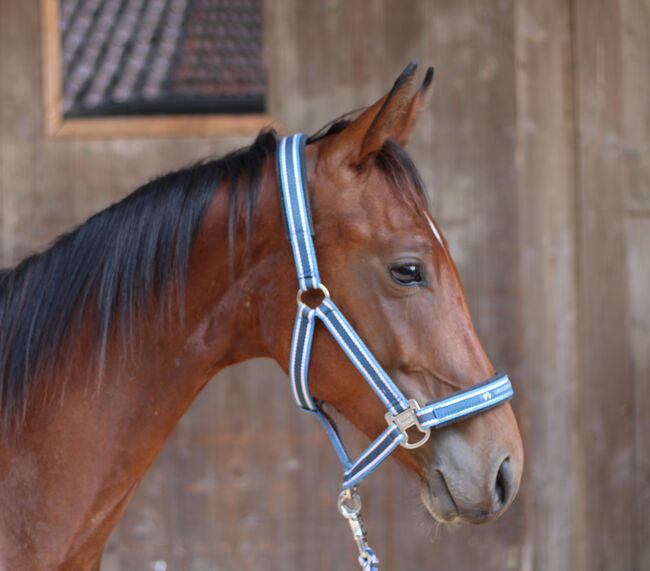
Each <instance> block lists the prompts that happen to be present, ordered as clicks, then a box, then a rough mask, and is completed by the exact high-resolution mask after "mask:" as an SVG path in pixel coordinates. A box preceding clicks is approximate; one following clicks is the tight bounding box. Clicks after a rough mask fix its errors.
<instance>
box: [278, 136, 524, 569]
mask: <svg viewBox="0 0 650 571" xmlns="http://www.w3.org/2000/svg"><path fill="white" fill-rule="evenodd" d="M306 141H307V137H306V135H304V134H302V133H298V134H296V135H292V136H290V137H286V138H284V139H282V140H281V141H280V144H279V148H278V154H277V172H278V183H279V187H280V196H281V201H282V207H283V215H284V222H285V229H286V232H287V235H288V237H289V240H290V241H291V247H292V249H293V255H294V259H295V262H296V269H297V272H298V283H299V290H298V313H297V315H296V323H295V326H294V330H293V337H292V341H291V356H290V363H289V377H290V380H291V390H292V392H293V398H294V399H295V401H296V403H297V404H298V406H299V407H300V408H302V409H304V410H306V411H309V412H312V413H314V414H315V415H316V416H317V417H318V419H319V420H320V421H321V422H322V423H323V425H324V426H325V429H326V430H327V433H328V434H329V437H330V439H331V441H332V444H333V445H334V449H335V450H336V453H337V454H338V457H339V459H340V460H341V463H342V464H343V468H344V476H343V490H342V491H341V493H340V494H339V500H338V506H339V511H340V512H341V514H342V515H343V516H344V517H345V518H346V519H347V520H348V523H349V524H350V528H351V530H352V534H353V536H354V540H355V542H356V544H357V547H358V549H359V556H358V559H359V563H360V565H361V567H362V568H363V569H367V570H369V571H375V570H377V564H378V559H377V557H376V556H375V553H374V551H373V550H372V549H371V548H370V547H369V546H368V543H367V541H366V532H365V529H364V527H363V521H362V520H361V498H360V496H359V494H358V493H357V489H356V488H357V485H358V484H359V483H360V482H361V480H363V479H364V478H365V477H366V476H368V474H370V473H371V472H372V471H373V470H374V469H375V468H376V467H377V466H378V465H379V464H380V463H381V462H382V461H383V460H384V459H385V458H387V457H388V455H389V454H390V453H391V452H392V451H393V450H394V449H395V448H396V447H397V446H398V445H400V444H401V445H402V446H405V447H406V448H417V447H418V446H421V445H422V444H424V443H425V442H426V441H427V440H428V438H429V435H430V433H431V428H440V427H441V426H444V425H446V424H449V423H452V422H456V421H457V420H460V419H462V418H465V417H467V416H470V415H473V414H476V413H479V412H482V411H485V410H487V409H489V408H492V407H494V406H497V405H499V404H501V403H503V402H506V401H507V400H509V399H510V398H511V397H512V395H513V390H512V385H511V384H510V380H509V379H508V376H507V375H506V374H504V373H498V374H497V375H495V376H494V377H492V378H490V379H488V380H487V381H483V382H482V383H479V384H476V385H473V386H471V387H469V388H467V389H464V390H462V391H458V392H456V393H453V394H451V395H449V396H447V397H444V398H442V399H438V400H434V401H432V402H429V403H427V404H426V405H424V406H423V407H420V406H419V405H418V403H417V402H416V401H415V400H413V399H410V400H408V399H407V398H406V397H405V396H404V395H403V394H402V392H401V391H400V390H399V389H398V388H397V386H396V385H395V383H394V382H393V381H392V380H391V378H390V377H389V376H388V374H387V373H386V371H384V369H383V368H382V367H381V365H380V364H379V363H378V362H377V359H375V357H374V356H373V354H372V353H371V352H370V350H369V349H368V347H366V345H365V343H364V342H363V341H362V340H361V338H360V337H359V336H358V335H357V333H356V332H355V330H354V329H353V328H352V326H351V325H350V323H349V322H348V320H347V319H346V318H345V317H344V316H343V314H342V313H341V310H340V309H339V308H338V307H337V306H336V305H335V304H334V302H333V301H332V300H331V299H330V294H329V291H328V290H327V288H326V287H325V285H323V283H321V281H320V276H319V273H318V265H317V263H316V252H315V250H314V242H313V240H312V236H313V228H312V223H311V215H310V210H309V194H308V192H307V176H306V172H305V144H306ZM315 289H319V290H321V291H322V293H323V296H324V297H323V300H322V301H321V303H320V305H318V307H315V308H312V307H309V306H308V305H306V304H305V303H303V301H302V295H303V293H304V292H306V291H308V290H315ZM316 319H320V320H321V321H322V322H323V323H324V324H325V326H326V327H327V329H328V330H329V331H330V333H331V334H332V335H333V337H334V339H336V341H337V342H338V344H339V345H340V346H341V348H342V349H343V351H344V352H345V353H346V355H347V356H348V357H349V358H350V360H351V361H352V362H353V363H354V365H355V366H356V368H357V369H358V370H359V372H360V373H361V374H362V375H363V377H364V378H365V379H366V381H367V382H368V383H369V384H370V386H371V387H372V389H373V390H374V391H375V393H377V396H378V397H379V398H380V399H381V401H382V402H383V403H384V405H385V406H386V408H387V409H388V412H387V413H386V421H387V424H388V426H387V427H386V430H384V431H383V432H382V433H381V434H380V435H379V436H378V437H377V438H376V439H375V441H374V442H373V443H372V444H371V445H370V446H369V447H368V448H366V450H365V451H364V452H363V453H362V454H361V455H360V456H359V457H358V458H357V459H356V460H354V461H353V460H352V459H351V458H350V455H349V454H348V452H347V450H346V448H345V446H344V444H343V441H342V440H341V436H340V435H339V432H338V430H337V428H336V425H335V424H334V422H333V420H332V419H331V418H330V417H329V416H327V415H326V414H325V413H324V412H323V411H322V410H321V408H320V406H319V403H318V402H316V401H314V399H313V398H312V396H311V394H310V392H309V384H308V380H307V372H308V368H309V355H310V352H311V343H312V339H313V336H314V327H315V325H316ZM413 427H415V428H416V429H417V430H418V431H419V432H420V433H421V437H420V438H419V440H416V441H415V442H411V441H410V440H409V433H408V431H409V429H412V428H413Z"/></svg>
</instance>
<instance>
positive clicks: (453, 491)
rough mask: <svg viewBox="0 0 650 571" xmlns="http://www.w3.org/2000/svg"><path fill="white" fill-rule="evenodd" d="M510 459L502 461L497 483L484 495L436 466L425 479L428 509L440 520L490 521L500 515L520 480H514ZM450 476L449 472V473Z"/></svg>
mask: <svg viewBox="0 0 650 571" xmlns="http://www.w3.org/2000/svg"><path fill="white" fill-rule="evenodd" d="M510 475H511V468H510V465H509V460H506V461H505V462H503V464H502V467H501V469H500V470H499V472H498V474H497V476H496V481H495V485H494V486H491V487H490V490H491V491H489V492H487V490H486V493H485V494H484V495H483V496H480V495H479V496H477V495H476V493H475V491H474V493H473V492H472V489H471V488H468V487H467V483H465V482H463V483H461V482H460V481H456V480H453V479H452V481H448V480H447V478H446V477H445V474H444V473H443V471H442V470H439V469H433V470H431V471H430V472H429V474H428V477H427V478H423V479H422V484H421V489H420V498H421V499H422V503H423V504H424V506H425V507H426V508H427V510H428V511H429V513H430V514H431V515H432V516H433V518H434V519H436V520H437V521H439V522H442V523H452V522H457V521H462V522H465V523H473V524H479V523H487V522H490V521H493V520H495V519H497V518H498V517H499V516H500V515H501V514H502V513H503V512H504V511H505V510H506V509H507V508H508V506H509V505H510V503H511V502H512V499H513V497H514V495H515V494H516V491H517V488H518V485H519V482H518V481H516V482H514V481H512V478H510V477H509V476H510ZM447 477H449V476H447Z"/></svg>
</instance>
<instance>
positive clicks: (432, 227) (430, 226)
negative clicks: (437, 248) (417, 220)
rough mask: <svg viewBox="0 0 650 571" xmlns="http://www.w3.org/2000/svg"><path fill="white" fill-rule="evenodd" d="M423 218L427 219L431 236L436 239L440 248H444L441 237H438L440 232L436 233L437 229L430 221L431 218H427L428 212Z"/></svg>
mask: <svg viewBox="0 0 650 571" xmlns="http://www.w3.org/2000/svg"><path fill="white" fill-rule="evenodd" d="M424 216H425V217H426V219H427V222H428V223H429V228H431V231H432V232H433V235H434V236H435V237H436V240H438V242H439V243H440V245H441V246H442V248H443V249H444V248H445V243H444V242H443V241H442V237H441V236H440V232H438V228H437V227H436V225H435V223H434V221H433V220H432V219H431V216H429V213H428V212H426V211H425V212H424Z"/></svg>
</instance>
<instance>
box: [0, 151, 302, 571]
mask: <svg viewBox="0 0 650 571" xmlns="http://www.w3.org/2000/svg"><path fill="white" fill-rule="evenodd" d="M223 186H224V188H219V189H217V191H216V192H215V193H214V196H213V198H212V201H211V203H210V205H209V207H208V209H207V211H206V214H205V217H204V220H203V222H202V224H201V228H200V230H199V233H198V236H197V239H196V241H195V244H194V246H193V248H192V252H191V255H190V260H189V265H188V272H187V281H186V286H185V296H184V297H185V307H184V311H183V312H182V315H183V317H182V319H179V321H178V323H176V324H174V326H171V327H170V326H166V327H163V328H160V327H159V326H158V325H159V323H158V319H159V316H158V314H157V312H156V310H155V309H152V311H151V312H149V315H148V318H146V319H144V320H142V321H141V322H139V323H138V324H136V335H138V333H139V334H140V335H142V336H144V338H143V342H142V343H140V344H139V347H140V350H139V352H138V354H136V355H131V356H128V357H126V358H125V357H123V356H122V355H120V354H118V351H117V350H109V352H108V354H107V358H106V364H105V366H104V369H103V371H104V372H103V374H102V378H101V379H99V380H96V379H92V380H88V379H87V378H86V377H85V371H86V370H87V367H86V366H85V361H86V359H87V357H86V355H87V352H88V349H89V348H88V347H81V348H80V349H79V350H77V351H76V352H75V353H73V354H71V355H69V358H70V360H71V364H70V368H69V370H70V371H71V373H70V378H69V380H68V382H67V384H66V388H65V394H64V396H63V398H61V399H60V400H59V401H58V402H57V403H56V405H54V406H49V407H47V408H45V409H43V410H41V411H40V412H38V413H33V414H32V415H31V416H30V417H29V418H28V419H27V422H26V423H25V425H24V426H23V427H22V429H21V431H20V433H19V434H18V435H17V436H18V437H17V438H16V439H15V440H14V442H13V445H7V446H3V447H0V569H2V568H4V567H5V566H6V567H7V568H33V569H39V568H41V567H48V566H49V565H53V566H59V565H62V564H66V565H71V566H72V567H74V568H86V567H91V566H92V565H94V564H96V562H97V561H98V559H99V557H100V556H101V549H102V546H103V544H104V542H105V541H106V539H107V537H108V535H109V534H110V531H111V529H112V528H113V526H114V525H115V524H116V522H117V520H118V518H119V516H120V515H121V512H122V511H123V509H124V507H125V505H126V503H127V501H128V499H129V498H130V495H131V493H132V492H133V490H134V488H135V485H136V483H137V482H138V480H139V479H140V478H141V477H142V476H143V474H144V472H145V471H146V469H147V468H148V466H149V465H150V463H151V462H152V461H153V459H154V457H155V455H156V454H157V453H158V451H159V450H160V448H161V447H162V445H163V444H164V442H165V440H166V439H167V438H168V436H169V434H170V433H171V431H172V430H173V428H174V426H175V425H176V424H177V422H178V420H179V419H180V418H181V416H182V415H183V413H184V412H185V411H186V410H187V408H188V406H189V405H190V403H191V402H192V400H193V399H194V397H195V396H196V395H197V393H198V392H199V391H200V389H201V388H202V387H203V385H204V384H205V383H206V382H207V381H208V380H209V379H210V378H211V377H212V376H213V375H214V374H215V373H216V372H217V371H218V370H220V369H221V368H223V367H225V366H227V365H230V364H232V363H236V362H239V361H243V360H245V359H249V358H253V357H261V356H275V357H276V358H277V357H278V356H280V358H283V356H284V355H288V351H289V338H290V330H291V320H292V313H293V310H292V309H291V308H290V307H288V305H289V304H291V303H292V300H293V299H294V295H295V293H292V292H293V290H294V289H295V275H294V274H293V269H292V263H291V254H290V247H289V245H288V243H287V241H286V239H285V237H284V231H283V224H282V218H281V212H280V204H279V199H278V195H277V186H276V182H275V174H274V169H273V166H272V160H268V161H267V164H265V166H264V168H263V171H262V180H261V188H260V193H259V196H258V212H260V215H259V216H258V217H257V220H256V221H255V223H254V224H253V228H252V231H251V232H247V231H246V229H245V228H244V225H243V224H236V227H235V229H234V230H235V235H234V238H235V240H234V244H235V251H234V259H235V262H236V263H235V264H234V272H233V268H232V264H231V260H230V255H229V247H228V241H229V238H228V223H227V219H228V214H227V213H228V192H227V188H226V187H225V186H226V185H225V184H224V185H223ZM247 233H248V234H250V239H249V240H248V242H247V239H246V234H247ZM293 304H295V301H293ZM156 305H157V304H155V303H154V304H152V306H156ZM178 314H179V315H180V314H181V312H178ZM270 316H273V317H275V319H270V318H269V317H270ZM161 331H162V333H161ZM115 345H116V346H117V345H119V344H115ZM44 384H46V383H44ZM20 490H23V491H28V493H24V492H23V493H21V492H20ZM37 521H38V526H37V525H36V522H37ZM17 546H21V547H17ZM25 546H27V548H26V547H25ZM36 562H39V563H38V564H37V563H36Z"/></svg>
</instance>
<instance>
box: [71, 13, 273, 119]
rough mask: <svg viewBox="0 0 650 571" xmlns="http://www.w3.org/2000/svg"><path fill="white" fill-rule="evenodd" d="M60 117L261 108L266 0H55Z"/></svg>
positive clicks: (239, 110) (233, 111) (221, 111)
mask: <svg viewBox="0 0 650 571" xmlns="http://www.w3.org/2000/svg"><path fill="white" fill-rule="evenodd" d="M61 32H62V47H63V50H62V51H63V112H64V116H65V117H82V116H105V115H151V114H160V113H162V114H177V113H243V112H261V111H264V101H265V74H264V63H263V55H262V53H263V52H262V50H263V46H262V0H61Z"/></svg>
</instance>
